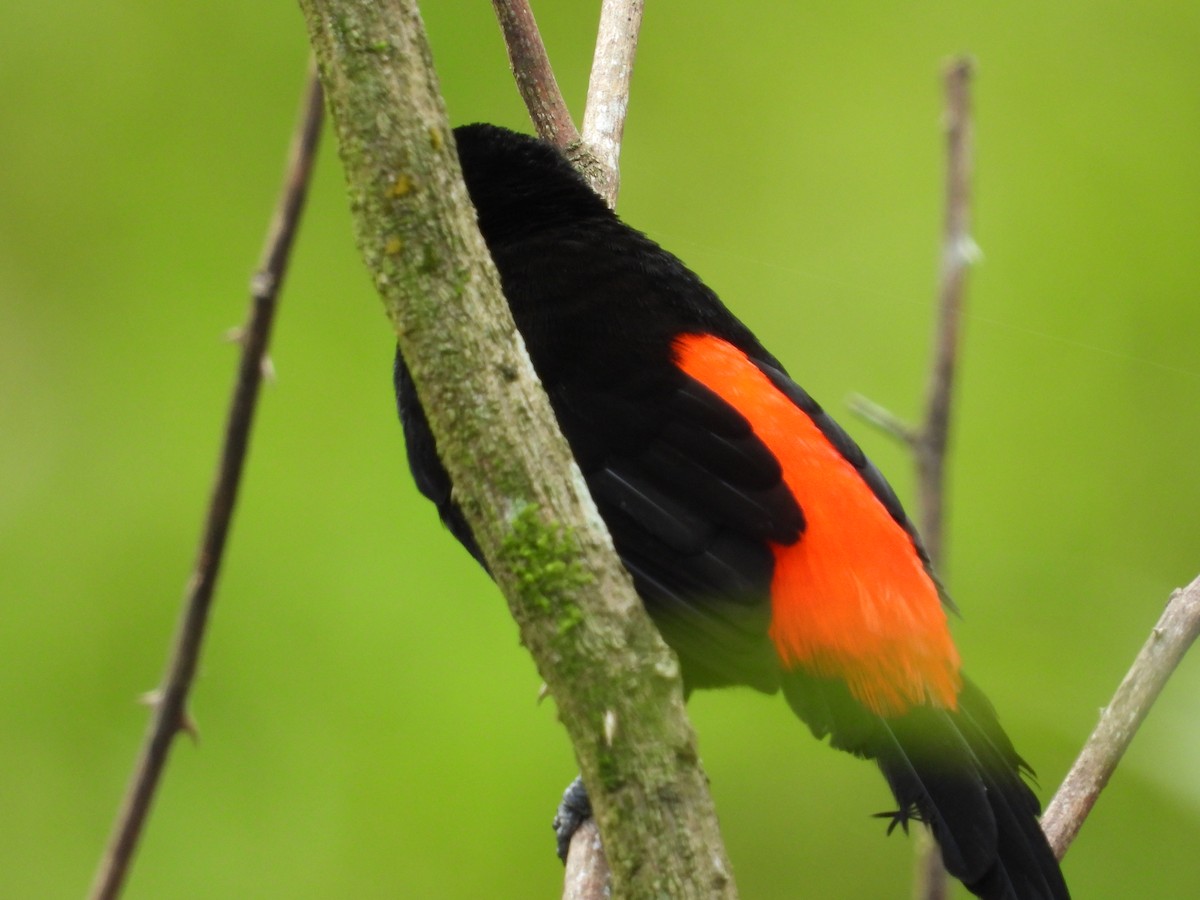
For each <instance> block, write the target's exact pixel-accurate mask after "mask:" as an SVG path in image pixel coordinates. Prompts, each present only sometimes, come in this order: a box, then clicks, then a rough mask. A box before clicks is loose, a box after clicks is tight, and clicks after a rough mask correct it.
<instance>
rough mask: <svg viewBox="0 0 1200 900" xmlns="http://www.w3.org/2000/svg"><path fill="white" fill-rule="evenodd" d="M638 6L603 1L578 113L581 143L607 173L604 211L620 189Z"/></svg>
mask: <svg viewBox="0 0 1200 900" xmlns="http://www.w3.org/2000/svg"><path fill="white" fill-rule="evenodd" d="M643 6H644V0H604V3H603V5H602V6H601V9H600V28H599V32H598V34H597V35H596V53H595V56H594V57H593V58H592V74H591V78H590V80H589V81H588V96H587V108H586V109H585V110H584V113H583V143H584V145H585V146H586V147H587V148H588V149H589V150H590V151H591V152H592V153H593V154H595V156H596V157H597V159H599V161H600V164H601V166H602V167H603V168H604V169H605V170H606V171H607V172H608V176H609V179H610V180H609V181H608V182H607V183H606V184H604V185H603V189H601V190H598V191H597V192H598V193H599V194H600V195H601V196H602V197H604V199H606V200H607V201H608V205H609V206H616V204H617V192H618V191H619V190H620V186H621V177H620V171H619V168H618V163H619V161H620V157H621V139H622V137H623V136H624V134H625V114H626V112H627V110H628V109H629V85H630V81H631V79H632V78H633V59H634V55H635V54H636V53H637V42H638V31H639V30H640V29H641V27H642V8H643Z"/></svg>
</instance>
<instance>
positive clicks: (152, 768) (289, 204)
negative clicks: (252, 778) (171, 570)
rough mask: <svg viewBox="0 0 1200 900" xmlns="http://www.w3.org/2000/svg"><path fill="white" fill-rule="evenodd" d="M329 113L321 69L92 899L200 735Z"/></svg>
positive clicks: (118, 867) (116, 880)
mask: <svg viewBox="0 0 1200 900" xmlns="http://www.w3.org/2000/svg"><path fill="white" fill-rule="evenodd" d="M323 111H324V101H323V94H322V90H321V83H320V81H319V80H318V79H317V73H316V68H315V66H314V65H312V64H310V66H309V75H308V80H307V84H306V87H305V96H304V100H303V104H302V107H301V111H300V118H299V121H298V122H297V125H296V130H295V133H294V135H293V138H292V147H291V152H290V155H289V159H288V163H287V170H286V176H285V179H284V185H283V190H282V192H281V195H280V198H279V202H278V204H277V207H276V210H275V214H274V217H273V219H272V221H271V224H270V227H269V229H268V231H267V241H266V246H265V247H264V249H263V256H262V261H261V263H260V265H259V269H258V272H257V274H256V275H255V276H254V279H253V281H252V283H251V304H250V311H249V320H248V322H247V324H246V326H245V327H244V329H242V331H241V333H240V336H239V337H240V342H241V345H242V355H241V360H240V362H239V364H238V377H237V382H236V384H235V386H234V389H233V397H232V399H231V400H230V405H229V412H228V416H227V420H226V427H225V441H224V446H223V447H222V449H221V457H220V459H219V461H218V463H217V472H216V477H215V481H214V484H213V491H212V496H211V498H210V501H209V506H208V513H207V516H206V520H205V524H204V532H203V535H202V537H201V540H200V548H199V551H198V553H197V556H196V564H195V567H194V569H193V571H192V576H191V578H190V579H189V580H188V585H187V596H186V600H185V604H184V610H183V616H182V618H181V620H180V622H179V627H178V631H177V634H176V638H175V647H174V651H173V652H172V654H171V658H170V660H169V662H168V664H167V671H166V674H165V675H164V677H163V682H162V685H161V686H160V687H159V688H158V689H157V690H155V691H153V692H151V694H150V695H148V696H149V698H150V699H151V700H152V705H153V708H154V715H153V717H152V719H151V722H150V726H149V730H148V731H147V734H146V738H145V742H144V744H143V747H142V751H141V755H140V757H139V759H138V762H137V766H136V768H135V769H134V773H133V777H132V779H131V781H130V784H129V788H128V790H127V791H126V794H125V798H124V800H123V801H122V804H121V810H120V812H119V813H118V815H117V820H116V822H115V823H114V825H113V831H112V834H111V836H110V838H109V843H108V846H107V848H106V850H105V853H104V856H103V858H102V859H101V861H100V867H99V869H98V870H97V872H96V876H95V880H94V881H93V883H92V888H91V892H90V894H89V896H90V897H91V898H92V900H110V898H114V897H117V896H119V894H120V892H121V888H122V886H123V884H124V882H125V878H126V876H127V874H128V871H129V865H130V862H131V861H132V859H133V853H134V850H135V849H136V846H137V842H138V839H139V837H140V836H141V833H142V830H143V828H144V826H145V822H146V817H147V815H148V814H149V811H150V805H151V802H152V801H153V799H154V794H155V791H156V790H157V788H158V785H159V783H160V780H161V777H162V773H163V770H164V768H165V766H166V762H167V755H168V753H169V751H170V749H171V745H172V743H173V741H174V739H175V736H176V735H177V734H178V733H179V732H180V731H187V732H189V733H191V734H192V735H193V736H195V730H194V728H193V726H192V725H191V722H190V719H189V718H188V714H187V698H188V693H189V691H190V690H191V686H192V680H193V678H194V676H195V674H196V666H197V663H198V662H199V659H200V649H201V645H202V643H203V640H204V633H205V626H206V624H207V621H208V613H209V610H210V609H211V608H212V601H213V594H214V591H215V588H216V583H217V575H218V573H219V571H220V567H221V557H222V554H223V552H224V549H225V538H226V535H227V534H228V532H229V523H230V520H231V519H232V517H233V509H234V505H235V503H236V501H237V491H238V483H239V481H240V478H241V474H242V468H243V464H244V463H245V459H246V448H247V446H248V444H249V440H250V427H251V425H252V423H253V419H254V409H255V405H256V403H257V399H258V391H259V387H260V385H261V384H262V379H263V372H264V368H265V367H264V364H263V361H264V360H265V358H266V349H267V342H268V340H269V337H270V332H271V322H272V319H273V318H274V313H275V306H276V298H277V297H278V295H279V289H280V286H281V284H282V283H283V276H284V273H285V272H286V270H287V262H288V256H289V253H290V251H291V248H292V244H293V241H294V238H295V235H296V229H297V226H298V225H299V222H300V212H301V210H302V209H303V207H304V199H305V195H306V194H307V191H308V184H309V180H310V176H311V173H312V167H313V162H314V160H315V158H316V149H317V142H318V137H319V135H320V132H321V120H322V117H323Z"/></svg>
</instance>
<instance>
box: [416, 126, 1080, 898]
mask: <svg viewBox="0 0 1200 900" xmlns="http://www.w3.org/2000/svg"><path fill="white" fill-rule="evenodd" d="M455 141H456V144H457V147H458V152H459V157H460V160H461V163H462V169H463V175H464V178H465V180H466V184H467V188H468V191H469V193H470V195H471V199H472V201H473V203H474V204H475V207H476V210H477V213H478V221H479V227H480V231H481V232H482V234H483V237H484V239H485V241H486V242H487V245H488V248H489V250H490V251H491V254H492V257H493V259H494V260H495V263H496V267H497V269H498V271H499V273H500V278H501V282H502V285H503V288H504V293H505V296H506V298H507V300H508V302H509V305H510V307H511V309H512V313H513V317H514V319H515V321H516V324H517V327H518V328H519V330H520V331H521V333H522V336H523V337H524V340H525V344H526V347H527V348H528V350H529V354H530V357H531V359H532V362H533V365H534V368H535V370H536V371H537V373H538V376H539V377H540V378H541V380H542V383H543V385H544V386H545V388H546V392H547V394H548V395H549V398H550V402H551V405H552V407H553V409H554V412H555V414H556V416H557V418H558V421H559V425H560V427H561V428H562V431H563V434H564V435H565V436H566V438H567V441H568V442H569V444H570V446H571V448H572V451H573V453H574V455H575V457H576V459H577V461H578V463H579V466H580V469H581V470H582V472H583V474H584V477H585V478H586V480H587V483H588V485H589V488H590V489H591V492H592V495H593V497H594V499H595V501H596V504H597V507H598V508H599V510H600V513H601V515H602V516H603V518H604V520H605V522H606V524H607V525H608V527H609V530H610V532H611V533H612V536H613V540H614V543H615V545H616V548H617V551H618V553H619V555H620V556H621V559H622V561H623V562H624V564H625V566H626V568H627V569H628V570H629V572H630V574H631V575H632V576H633V579H634V583H635V586H636V588H637V590H638V593H639V594H640V596H641V597H642V599H643V602H644V603H645V604H646V607H647V609H648V610H649V612H650V613H651V615H652V616H653V618H654V620H655V622H656V624H657V625H658V627H659V628H660V630H661V631H662V633H663V636H664V638H665V639H666V640H667V641H668V643H670V644H671V646H672V647H673V648H674V649H675V651H676V652H677V653H678V654H679V657H680V662H681V666H682V670H683V673H684V680H685V684H686V686H687V688H688V690H691V689H694V688H703V687H714V686H721V685H733V684H742V685H750V686H752V687H755V688H757V689H759V690H763V691H768V692H773V691H777V690H780V689H782V691H783V693H784V695H785V697H786V698H787V701H788V703H789V705H790V706H791V707H792V709H793V710H794V711H795V712H796V714H797V715H798V716H800V718H801V719H803V720H804V721H805V722H806V723H807V724H808V726H809V727H810V728H811V730H812V731H813V733H814V734H815V735H817V736H818V737H825V736H829V737H830V741H831V743H832V744H833V746H835V747H838V748H840V749H843V750H846V751H848V752H851V753H854V754H855V755H857V756H861V757H865V758H870V759H873V760H875V761H876V762H877V764H878V765H879V767H880V769H881V770H882V772H883V774H884V777H885V778H886V780H887V782H888V784H889V786H890V787H891V789H892V791H893V793H894V794H895V796H896V798H897V802H898V804H899V810H898V812H896V813H895V814H894V820H895V822H896V823H901V824H906V823H907V821H908V820H909V819H911V818H918V819H920V820H922V821H924V822H927V823H928V824H929V825H930V827H931V828H932V829H933V832H934V834H935V836H936V837H937V839H938V841H939V844H940V845H941V847H942V851H943V856H944V858H945V861H946V864H947V868H948V869H949V871H950V872H951V873H952V874H954V875H956V876H957V877H959V878H960V879H962V880H963V881H964V883H966V885H967V886H968V887H969V888H970V889H971V890H972V891H974V892H976V893H977V894H978V895H979V896H982V897H986V898H992V900H1036V898H1047V900H1051V898H1053V900H1062V898H1066V897H1067V889H1066V886H1065V884H1064V883H1063V881H1062V877H1061V874H1060V873H1059V869H1058V866H1057V863H1056V862H1055V860H1054V858H1053V855H1052V854H1051V852H1050V849H1049V847H1048V846H1047V844H1046V841H1045V838H1044V836H1043V835H1042V832H1041V830H1040V827H1039V826H1038V823H1037V819H1036V816H1037V813H1038V803H1037V800H1036V797H1035V796H1034V794H1033V793H1032V791H1030V790H1029V788H1028V787H1027V786H1026V784H1025V783H1024V781H1023V780H1022V776H1021V773H1022V770H1025V769H1027V767H1026V766H1025V763H1024V762H1023V760H1021V758H1020V757H1019V756H1018V755H1017V753H1016V752H1015V750H1014V749H1013V747H1012V744H1011V743H1010V742H1009V740H1008V738H1007V737H1006V736H1005V734H1004V732H1003V730H1002V729H1001V728H1000V725H999V723H998V722H997V720H996V716H995V712H994V710H993V709H992V707H991V705H990V704H989V703H988V701H987V700H986V699H985V698H984V697H983V695H982V694H981V693H980V692H979V691H978V689H977V688H976V687H975V686H974V685H973V684H972V683H971V682H969V681H966V680H965V679H964V680H962V682H961V688H960V689H959V692H958V696H957V701H956V703H955V705H954V706H953V707H952V708H951V707H946V706H945V705H944V704H939V703H937V702H933V701H932V700H930V701H928V702H924V703H919V704H914V705H913V706H912V707H911V708H909V709H905V710H902V711H899V712H896V713H895V714H883V713H881V712H880V711H879V710H873V709H870V708H868V707H867V706H865V705H864V704H863V702H862V699H861V697H856V696H855V694H854V691H853V690H852V688H851V687H849V686H847V684H846V683H845V682H844V681H842V680H839V679H838V678H836V677H831V676H830V675H829V674H828V673H827V672H823V671H819V670H818V669H819V667H815V666H808V667H806V666H805V665H803V664H796V663H795V662H794V661H788V660H783V659H782V658H781V654H780V651H779V650H778V649H777V646H776V644H775V643H774V642H773V639H772V635H771V631H770V629H771V626H772V585H773V579H774V576H775V570H776V565H777V553H779V552H781V548H792V547H799V546H801V542H803V541H804V540H805V534H806V529H807V528H808V527H809V524H810V523H809V522H808V521H807V519H806V513H805V497H804V496H797V495H796V494H795V492H794V491H793V489H792V488H791V487H789V485H788V483H787V481H786V480H785V477H784V472H783V469H782V466H781V461H780V458H779V457H778V456H777V454H776V453H775V452H773V451H772V449H771V448H770V447H768V446H767V443H766V442H765V441H764V440H763V439H762V438H761V436H760V435H759V434H758V433H757V432H756V430H755V428H754V427H753V426H752V425H751V422H750V421H749V418H748V417H747V415H744V414H743V410H739V408H737V406H736V405H735V404H734V403H732V402H730V401H729V400H728V399H727V398H725V397H723V396H722V395H721V394H720V393H718V392H717V391H715V390H714V389H712V388H711V387H710V386H709V385H707V384H705V383H702V382H701V381H700V380H697V379H696V378H694V377H692V376H690V375H688V374H685V372H684V371H682V369H681V368H680V366H679V364H678V362H677V359H676V355H675V342H676V340H677V339H678V338H679V337H680V335H688V334H691V335H709V336H713V337H716V338H719V339H720V340H721V341H723V342H725V343H727V344H729V345H732V346H733V347H735V348H737V350H738V351H741V353H743V354H745V357H747V358H748V359H749V361H750V362H751V363H752V364H753V366H755V367H757V369H758V370H759V371H760V372H761V373H762V374H763V375H765V376H766V381H765V384H767V385H771V386H773V389H774V390H777V391H778V392H779V393H780V394H782V395H783V396H784V397H786V398H787V399H788V401H790V403H791V404H793V405H794V406H795V408H797V409H798V410H800V411H801V412H803V414H804V415H805V416H807V417H808V419H809V420H811V422H812V423H813V424H814V425H815V426H816V428H817V429H819V433H820V435H822V436H823V439H824V440H825V441H827V442H828V444H829V445H830V446H832V447H833V448H834V449H835V450H836V452H837V454H838V455H839V456H840V458H841V459H843V460H845V461H846V462H848V463H849V464H850V465H851V466H853V468H854V471H855V472H857V477H858V478H859V479H860V484H861V485H864V486H865V487H866V488H867V489H869V491H870V495H873V496H874V498H875V499H876V500H877V501H878V503H879V504H881V505H882V507H883V509H884V510H886V513H887V515H888V516H890V518H891V520H892V521H893V522H894V523H895V524H894V525H892V526H889V527H891V528H895V527H897V526H898V527H899V528H900V529H902V530H903V533H904V534H905V535H907V538H906V540H908V541H909V550H910V552H911V553H912V554H916V557H917V558H918V559H919V561H920V563H919V564H920V565H922V566H924V567H925V568H926V570H927V569H928V558H927V556H926V555H925V553H924V550H923V549H922V548H921V544H920V540H919V538H918V537H917V535H916V532H915V529H914V528H913V526H912V524H911V522H910V521H909V519H908V517H907V516H906V514H905V512H904V510H903V507H902V506H901V504H900V502H899V500H898V499H897V498H896V495H895V494H894V492H893V491H892V489H891V488H890V486H888V484H887V482H886V480H884V478H883V476H882V475H881V474H880V473H879V471H878V469H876V468H875V467H874V466H873V465H872V464H871V463H870V461H869V460H867V459H866V457H865V456H864V455H863V453H862V451H861V450H860V449H859V448H858V447H857V445H856V444H855V443H854V441H853V440H852V439H851V438H850V437H849V436H848V435H847V434H846V432H845V431H843V430H842V428H841V427H840V426H838V425H837V424H836V423H835V422H834V421H833V419H832V418H830V417H829V416H828V414H827V413H825V411H824V410H822V408H821V407H820V405H819V404H817V403H816V401H814V400H813V399H812V398H811V397H810V396H809V395H808V394H807V393H806V392H805V391H804V390H803V389H802V388H800V387H799V386H798V385H797V384H796V383H795V382H794V381H792V380H791V378H790V377H789V376H788V375H787V374H786V372H785V370H784V369H783V367H782V365H781V364H780V363H779V362H778V360H776V359H775V358H774V357H773V356H771V355H770V353H768V352H767V351H766V349H765V348H764V347H763V346H762V345H761V344H760V343H759V341H758V340H757V339H756V338H755V337H754V335H753V334H751V333H750V332H749V330H748V329H746V327H745V326H744V325H743V324H742V323H741V322H739V321H738V320H737V319H736V318H735V317H734V316H733V315H732V314H731V313H730V312H729V311H728V310H727V309H726V308H725V306H724V305H723V304H722V303H721V301H720V300H719V299H718V298H717V297H716V295H715V294H714V293H713V292H712V291H711V290H709V289H708V288H707V287H706V286H705V285H704V284H703V282H701V281H700V279H699V278H698V277H697V276H696V275H695V274H693V273H692V272H691V271H690V270H688V269H687V268H686V267H685V266H684V265H683V264H682V263H681V262H680V261H679V260H678V259H676V258H675V257H674V256H672V255H671V254H669V253H667V252H666V251H664V250H663V249H662V248H660V247H659V246H658V245H657V244H655V243H654V242H653V241H651V240H649V239H648V238H647V237H645V236H644V235H642V234H641V233H639V232H637V231H635V230H633V229H631V228H629V227H628V226H626V225H624V224H623V223H622V222H621V221H620V220H619V219H618V218H617V217H616V215H615V214H614V213H613V212H612V211H611V210H609V209H608V207H607V206H606V205H605V204H604V203H603V201H601V200H600V198H599V197H597V196H596V195H595V194H594V193H592V191H591V190H590V189H589V188H588V187H587V185H586V183H585V182H583V181H582V179H581V178H580V177H579V176H578V175H577V174H576V173H575V171H574V170H573V169H572V168H571V166H570V164H569V163H568V162H567V161H566V160H565V159H564V158H563V157H562V156H561V155H560V154H559V153H558V152H557V151H556V150H554V149H553V148H552V147H550V146H548V145H546V144H544V143H542V142H540V141H537V140H535V139H533V138H528V137H525V136H522V135H518V134H515V133H513V132H510V131H507V130H504V129H500V128H496V127H493V126H488V125H470V126H465V127H462V128H458V129H456V130H455ZM395 384H396V393H397V399H398V403H399V408H400V415H401V419H402V422H403V425H404V431H405V437H406V441H407V448H408V456H409V463H410V466H411V468H412V470H413V473H414V477H415V479H416V483H417V486H418V487H419V488H420V490H421V492H422V493H423V494H424V495H425V496H426V497H428V498H429V499H430V500H432V501H433V502H434V503H435V504H436V505H437V508H438V512H439V514H440V515H441V518H442V520H443V522H445V523H446V525H447V526H448V527H449V529H450V530H451V532H452V533H453V534H454V536H455V537H456V538H458V540H459V541H461V542H462V543H463V544H464V545H465V546H466V547H467V549H468V550H469V551H470V552H471V553H472V555H474V556H475V558H476V559H477V560H479V561H480V562H481V563H483V559H482V557H481V554H480V552H479V548H478V547H477V545H476V544H475V542H474V540H473V538H472V536H471V532H470V528H469V526H468V525H467V523H466V522H465V520H464V519H463V517H462V515H461V512H460V511H459V509H458V508H457V506H456V505H455V504H454V501H453V497H452V494H451V484H450V480H449V477H448V476H447V474H446V472H445V469H444V468H443V467H442V465H441V463H440V461H439V460H438V457H437V454H436V452H435V445H434V441H433V438H432V436H431V434H430V432H429V427H428V424H427V423H426V420H425V416H424V414H423V412H422V410H421V407H420V404H419V402H418V399H417V397H416V393H415V390H414V388H413V385H412V382H411V379H410V377H409V375H408V371H407V369H406V368H405V365H404V361H403V359H402V358H401V357H400V356H399V355H397V357H396V365H395ZM864 496H865V495H864ZM862 552H863V553H869V552H871V551H870V547H864V548H862ZM929 577H930V578H932V573H930V574H929ZM938 593H939V595H940V588H939V589H938ZM943 599H944V598H943ZM947 602H948V601H947Z"/></svg>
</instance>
